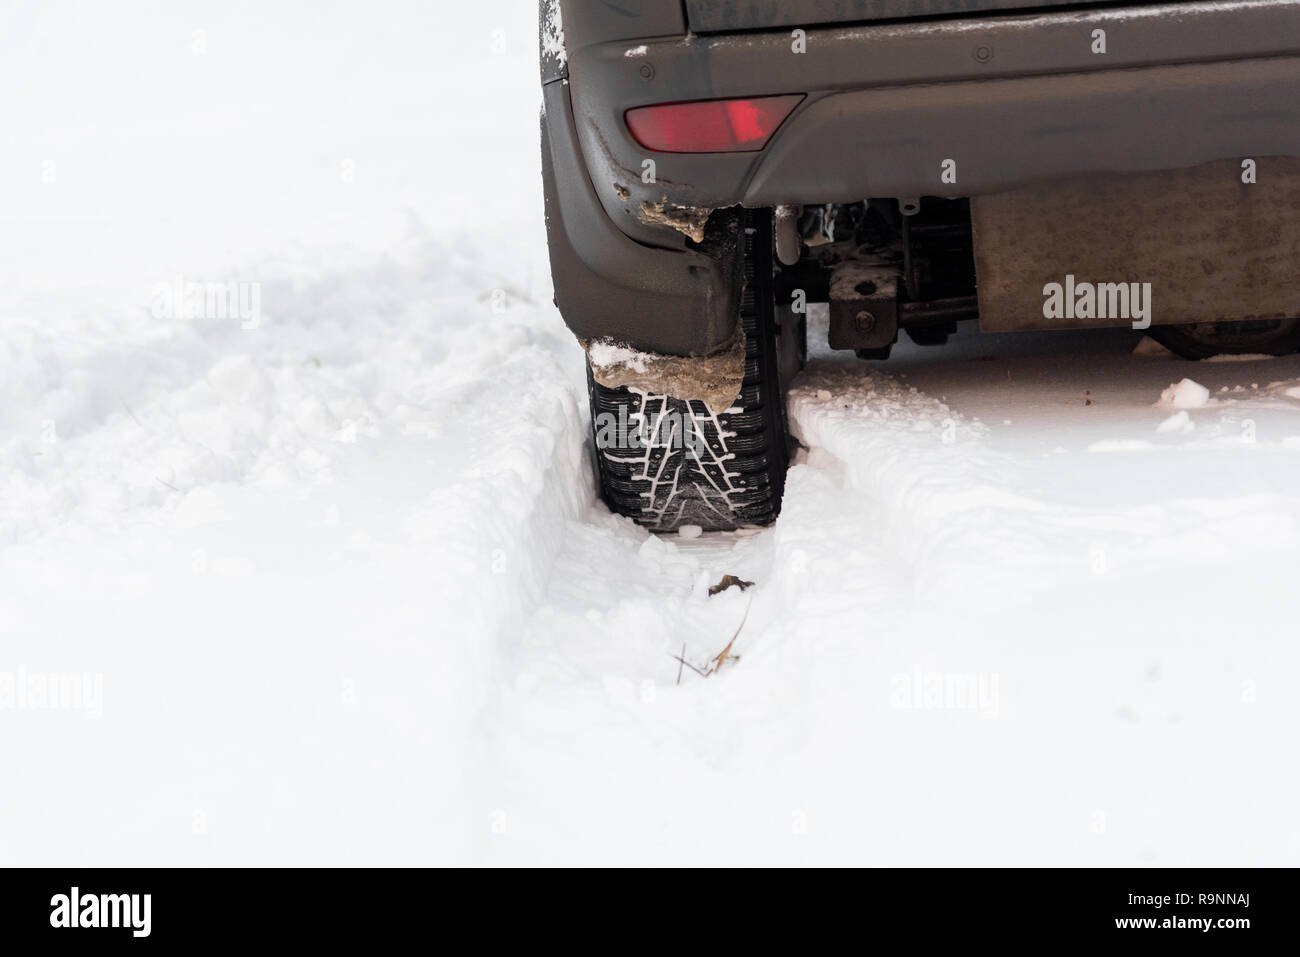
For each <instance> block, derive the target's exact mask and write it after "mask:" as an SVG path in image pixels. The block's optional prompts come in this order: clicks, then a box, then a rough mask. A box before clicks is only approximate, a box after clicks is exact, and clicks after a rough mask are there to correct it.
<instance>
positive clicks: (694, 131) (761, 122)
mask: <svg viewBox="0 0 1300 957" xmlns="http://www.w3.org/2000/svg"><path fill="white" fill-rule="evenodd" d="M802 99H803V94H802V93H792V94H789V95H786V96H759V97H753V98H751V99H746V100H696V101H694V102H692V103H659V104H656V105H655V106H639V107H637V108H636V109H632V110H628V111H627V113H626V119H627V128H628V130H629V131H630V132H631V133H632V138H633V139H635V140H636V141H637V142H638V143H640V144H641V145H642V146H644V147H645V148H646V149H648V150H654V151H655V152H658V153H731V152H753V151H755V150H761V149H762V148H763V147H764V146H766V145H767V141H768V140H770V139H771V138H772V134H773V133H775V132H776V130H777V127H779V126H780V125H781V124H782V123H784V122H785V118H786V117H787V116H789V115H790V114H791V113H792V112H793V111H794V108H795V107H796V106H798V105H799V101H800V100H802Z"/></svg>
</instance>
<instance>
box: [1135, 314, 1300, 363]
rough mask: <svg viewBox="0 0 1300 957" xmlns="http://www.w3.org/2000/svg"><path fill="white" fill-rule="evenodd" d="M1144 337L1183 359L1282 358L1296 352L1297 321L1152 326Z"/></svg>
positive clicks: (1299, 330)
mask: <svg viewBox="0 0 1300 957" xmlns="http://www.w3.org/2000/svg"><path fill="white" fill-rule="evenodd" d="M1147 335H1149V336H1150V337H1151V338H1152V339H1154V340H1155V341H1156V342H1158V343H1160V344H1161V345H1162V346H1164V347H1165V348H1166V349H1168V350H1169V351H1170V352H1172V353H1174V354H1175V355H1179V356H1182V357H1183V358H1184V359H1208V358H1210V357H1211V356H1217V355H1250V354H1254V353H1258V354H1260V355H1266V356H1285V355H1289V354H1290V353H1292V352H1295V351H1296V349H1300V319H1248V320H1246V321H1244V322H1201V323H1193V324H1189V325H1183V326H1152V327H1151V328H1150V329H1148V330H1147Z"/></svg>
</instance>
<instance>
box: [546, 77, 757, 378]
mask: <svg viewBox="0 0 1300 957" xmlns="http://www.w3.org/2000/svg"><path fill="white" fill-rule="evenodd" d="M544 97H545V114H544V116H543V122H542V180H543V186H544V191H545V199H546V231H547V238H548V240H549V246H550V253H551V273H552V275H553V276H554V277H555V304H556V306H558V307H559V310H560V313H561V315H563V316H564V320H565V322H566V323H567V324H568V326H569V328H570V329H571V330H572V331H573V332H574V334H575V335H577V336H578V338H580V339H600V338H610V339H614V340H616V341H618V342H623V343H633V344H635V345H636V346H637V347H638V348H640V349H644V350H646V351H651V352H660V353H664V354H668V355H684V356H692V355H694V356H705V355H710V354H712V353H714V352H717V351H718V350H720V349H722V348H724V347H726V346H728V345H730V344H731V342H732V341H733V340H734V337H735V330H736V323H737V317H738V316H739V314H740V292H741V286H740V283H741V272H740V261H739V257H738V255H735V254H734V253H733V255H731V256H726V255H723V256H719V257H716V258H715V257H710V256H708V255H705V254H704V253H703V252H699V251H696V250H667V249H654V248H651V247H647V246H642V245H640V244H639V243H637V242H636V241H635V240H633V239H631V238H630V237H628V236H627V235H625V234H624V233H622V232H621V231H619V230H618V229H617V228H615V226H614V224H613V222H611V221H610V219H609V217H608V216H607V215H606V214H605V211H604V209H603V208H602V207H601V205H600V203H598V202H597V201H596V197H595V194H594V192H593V191H592V187H591V181H590V179H588V177H587V171H586V169H585V168H584V165H583V162H582V155H581V153H580V152H579V148H578V137H577V132H576V130H575V129H574V124H573V114H572V112H571V111H570V109H569V91H568V87H567V84H565V83H563V82H561V83H552V84H548V85H547V86H546V87H545V88H544Z"/></svg>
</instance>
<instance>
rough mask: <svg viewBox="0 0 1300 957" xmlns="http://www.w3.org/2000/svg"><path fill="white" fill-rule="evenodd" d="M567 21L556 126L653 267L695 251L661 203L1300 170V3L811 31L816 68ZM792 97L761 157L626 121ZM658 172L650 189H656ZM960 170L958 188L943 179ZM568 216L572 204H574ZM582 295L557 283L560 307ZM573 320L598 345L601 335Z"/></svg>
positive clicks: (747, 39)
mask: <svg viewBox="0 0 1300 957" xmlns="http://www.w3.org/2000/svg"><path fill="white" fill-rule="evenodd" d="M561 2H563V7H564V17H565V34H566V42H567V53H568V57H567V70H568V87H569V94H570V95H569V96H567V97H565V98H564V99H565V100H568V101H571V107H572V115H571V117H568V118H567V119H564V118H562V117H560V116H557V115H554V113H553V110H552V109H551V108H550V107H549V99H548V124H551V125H554V124H556V123H559V122H566V123H570V124H572V125H573V127H574V128H575V129H576V131H577V135H578V138H579V144H580V151H581V152H580V160H579V162H580V164H581V166H582V168H583V173H584V175H585V176H586V180H585V182H586V186H587V192H586V193H585V194H584V196H583V199H582V201H583V202H587V201H589V200H590V199H591V198H592V194H593V193H594V198H595V200H597V201H598V204H599V208H600V209H601V210H603V212H604V214H605V217H606V219H607V220H608V221H609V222H611V223H613V224H614V225H615V226H617V232H621V233H622V234H623V235H624V236H626V237H629V238H632V239H634V240H635V242H636V243H638V244H640V247H641V248H646V247H660V248H662V249H664V250H671V251H674V252H676V253H685V252H687V251H688V250H689V249H690V246H691V244H690V243H689V242H688V241H686V240H685V238H684V237H683V236H682V235H681V234H680V233H678V232H676V231H674V230H673V229H671V228H669V227H666V226H664V225H662V224H658V223H654V222H647V221H646V217H645V215H644V209H645V208H646V204H654V203H669V204H671V205H674V206H679V207H686V208H689V209H697V210H710V209H717V208H721V207H729V206H734V205H738V204H740V205H747V206H771V205H777V204H782V203H792V204H793V203H803V204H812V203H826V202H852V201H857V200H861V199H866V198H868V197H910V196H921V195H931V196H952V197H972V196H977V195H983V194H988V193H994V192H1000V191H1003V190H1007V189H1013V188H1019V187H1022V186H1026V185H1030V184H1032V183H1035V182H1040V181H1043V180H1045V179H1054V178H1065V177H1070V176H1075V175H1085V174H1090V173H1126V172H1137V171H1149V170H1156V169H1175V168H1184V167H1190V166H1196V165H1200V164H1202V163H1206V162H1210V161H1213V160H1218V159H1230V158H1234V157H1248V156H1300V0H1240V2H1215V3H1202V2H1184V3H1163V4H1151V5H1138V6H1124V7H1114V6H1107V7H1104V8H1103V7H1097V8H1084V9H1071V10H1054V11H1043V12H1035V13H1032V14H1009V15H1007V14H1001V15H993V16H982V17H967V18H960V19H942V20H925V21H913V22H907V21H899V22H890V23H858V24H850V25H836V26H832V27H825V28H816V29H809V30H807V33H806V43H807V52H805V53H795V52H793V50H792V47H791V37H790V34H789V32H788V31H769V32H756V33H748V34H744V35H740V36H736V35H732V34H722V35H709V36H699V35H695V34H685V33H684V34H682V35H678V36H645V37H636V36H632V35H620V36H618V37H608V36H601V35H599V34H598V33H596V32H594V31H585V30H584V29H581V28H580V29H577V30H576V31H575V30H573V29H572V24H574V23H575V22H576V21H580V20H583V19H584V18H585V17H587V16H588V12H589V11H590V10H592V9H595V8H596V7H601V6H607V5H605V4H601V3H595V4H590V5H588V4H587V3H576V2H575V3H569V2H564V0H561ZM647 5H648V0H647ZM660 9H661V10H667V9H668V8H667V7H663V8H660ZM601 17H602V18H604V19H602V20H601V21H600V22H601V23H603V24H604V25H605V26H604V28H605V29H609V28H610V27H609V22H608V18H607V17H605V14H603V13H602V14H601ZM593 22H594V21H593ZM656 22H659V23H667V22H668V20H667V19H663V20H659V21H656ZM1096 30H1104V31H1105V34H1106V52H1105V53H1104V54H1098V53H1095V52H1093V40H1094V31H1096ZM626 32H627V31H625V30H624V31H620V33H623V34H625V33H626ZM573 37H579V38H585V42H577V41H575V40H573V39H572V38H573ZM553 85H554V84H552V86H553ZM549 89H550V87H549V86H548V90H549ZM795 92H797V93H804V94H806V98H805V100H804V101H803V102H802V103H801V104H800V106H799V107H798V108H797V109H796V110H795V112H794V113H793V114H792V115H791V116H790V118H789V119H788V120H787V121H786V122H785V124H784V125H783V126H782V127H781V128H780V129H779V130H778V131H777V133H776V134H775V136H774V137H773V138H772V141H771V142H770V143H769V144H768V146H767V148H766V149H764V150H763V151H761V152H751V153H719V154H707V155H700V154H667V153H652V152H649V151H647V150H645V149H644V148H643V147H641V146H640V145H638V144H637V143H636V142H635V141H634V140H633V139H632V137H631V135H630V134H629V132H628V130H627V127H626V123H625V120H624V113H625V111H626V110H628V109H630V108H633V107H637V106H642V105H648V104H653V103H666V102H675V101H683V100H694V99H707V98H715V97H737V96H756V95H764V94H778V93H795ZM566 116H567V114H566ZM554 132H555V131H554V129H552V134H553V135H554ZM647 159H651V160H653V162H654V164H655V176H654V180H653V182H645V181H644V180H643V178H642V172H643V169H644V167H643V163H644V161H645V160H647ZM948 159H952V160H955V161H956V182H955V183H945V182H943V181H942V179H941V172H942V168H943V167H942V165H941V164H942V163H943V162H944V160H948ZM557 202H560V203H565V204H567V203H568V202H570V198H569V195H568V193H567V191H564V190H561V192H560V194H559V197H558V199H557ZM666 262H672V260H667V261H666ZM647 268H649V267H647ZM569 282H570V280H569V278H568V275H567V273H566V272H565V271H564V270H563V269H559V270H557V271H556V273H555V283H556V289H557V299H561V300H563V299H564V298H566V297H565V295H564V294H563V293H561V288H562V287H564V286H566V285H567V284H568V283H569ZM664 288H667V287H666V286H665V287H664ZM573 298H574V297H569V299H570V301H573ZM595 307H596V304H595V303H594V302H591V304H590V305H589V308H593V309H594V308H595ZM561 308H562V309H563V308H564V307H563V306H562V307H561ZM601 308H602V309H603V310H604V312H605V313H606V315H607V317H608V318H607V319H606V320H604V321H608V322H616V321H617V322H618V323H619V325H620V336H616V337H621V338H623V339H624V341H627V342H628V343H629V344H632V345H639V346H641V347H644V348H649V346H648V345H647V343H648V342H649V341H650V340H651V339H653V340H654V341H655V342H656V343H658V344H659V346H667V347H668V348H667V349H666V350H664V351H669V352H674V353H677V354H690V353H692V352H697V350H698V346H699V343H700V342H701V341H702V338H701V336H699V335H697V334H696V332H695V331H694V330H692V329H688V328H687V327H686V326H687V322H686V321H684V320H682V319H681V318H680V317H679V316H677V315H675V314H667V313H661V314H660V316H659V319H658V320H657V322H656V324H655V325H654V327H653V328H651V327H644V328H641V329H639V330H638V329H634V328H632V327H631V326H630V325H629V324H627V323H623V322H621V320H620V319H616V318H615V317H621V315H622V314H623V313H625V311H626V310H625V309H624V308H623V305H622V304H621V303H617V302H614V301H612V300H608V301H606V302H604V303H603V304H602V306H601ZM565 318H566V321H569V322H570V324H571V325H574V326H575V329H576V328H578V327H581V328H583V329H586V330H588V334H590V330H591V329H593V328H596V327H598V326H599V325H600V323H601V320H599V319H597V318H596V317H594V316H591V317H582V316H578V315H576V314H574V315H570V313H569V312H566V313H565ZM690 321H695V320H694V319H692V320H690ZM580 334H581V333H580ZM712 338H713V337H712V336H711V335H710V336H704V337H703V339H712ZM718 344H720V343H718Z"/></svg>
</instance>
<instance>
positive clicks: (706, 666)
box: [0, 0, 1300, 866]
mask: <svg viewBox="0 0 1300 957" xmlns="http://www.w3.org/2000/svg"><path fill="white" fill-rule="evenodd" d="M444 6H445V7H446V9H443V8H441V7H440V8H439V9H438V10H437V12H436V13H433V12H431V8H430V7H429V5H428V4H425V3H416V2H414V0H411V2H404V3H399V2H390V0H381V2H379V3H377V4H376V3H371V4H367V5H366V6H365V8H364V11H362V12H363V13H364V16H358V15H357V13H358V9H359V8H353V7H351V6H350V5H344V6H341V7H335V6H322V5H310V6H308V5H304V4H301V3H287V2H268V3H266V4H263V5H261V6H260V7H259V14H258V18H257V22H256V23H253V22H251V21H250V19H249V14H248V13H247V11H244V12H243V13H241V12H240V11H238V10H237V9H236V8H233V7H229V6H228V5H227V6H222V5H210V4H199V3H188V4H169V5H167V6H166V7H165V8H157V7H156V6H155V5H149V4H145V3H143V0H140V2H138V3H134V4H132V3H127V4H125V5H123V4H116V5H113V7H112V9H109V8H108V6H107V5H105V6H104V7H103V8H102V9H101V8H99V7H94V6H90V7H87V6H84V5H82V6H75V7H74V6H72V5H62V4H51V3H35V2H29V0H20V2H18V3H16V4H10V5H9V7H8V9H7V10H6V13H5V16H4V24H5V28H4V29H3V30H0V46H2V47H3V53H4V56H3V57H0V80H2V81H3V82H4V83H5V84H6V86H7V87H8V88H10V89H24V90H26V91H28V92H27V93H26V94H25V95H24V96H22V97H10V98H7V99H6V100H5V101H4V102H3V104H0V123H3V126H4V129H5V131H6V149H5V151H4V152H3V154H2V155H0V171H2V172H3V175H2V176H0V208H3V209H4V211H5V216H4V218H5V224H6V227H7V228H6V229H3V230H0V243H3V248H2V249H0V261H2V262H3V263H4V264H5V268H4V271H3V279H2V284H0V320H2V323H3V325H2V328H3V333H4V334H3V336H0V396H2V397H3V400H4V401H3V403H2V405H0V490H2V494H0V742H2V743H3V753H4V755H5V759H6V760H5V766H6V769H7V773H6V774H5V775H4V776H3V783H0V861H3V862H4V863H7V864H29V865H78V866H81V865H118V864H137V865H144V864H153V865H166V864H185V865H222V864H342V863H346V864H363V863H364V864H415V863H429V864H433V863H461V864H554V863H592V864H597V863H621V864H667V863H698V864H722V863H760V862H762V863H790V864H813V863H857V864H902V865H923V864H1085V865H1172V866H1179V865H1220V864H1225V865H1226V864H1241V865H1260V864H1273V865H1286V864H1294V863H1295V862H1296V860H1297V856H1298V854H1300V830H1297V829H1296V827H1295V826H1294V823H1293V818H1294V810H1295V807H1296V806H1297V804H1300V774H1298V772H1297V768H1296V762H1295V760H1294V758H1293V757H1292V751H1293V750H1294V749H1293V748H1292V747H1291V746H1290V740H1291V734H1292V730H1293V729H1294V728H1295V727H1297V724H1298V723H1300V721H1298V719H1300V699H1297V696H1296V695H1295V694H1294V689H1293V681H1292V679H1293V678H1294V677H1296V675H1297V665H1298V664H1300V660H1298V659H1300V650H1298V649H1297V643H1296V640H1295V632H1296V629H1295V627H1294V625H1293V617H1294V615H1295V611H1294V608H1293V604H1294V603H1293V601H1292V596H1293V590H1294V587H1295V586H1294V582H1295V581H1296V579H1297V576H1298V575H1300V483H1297V482H1296V480H1295V476H1296V474H1297V471H1298V470H1300V358H1286V359H1267V360H1266V359H1254V358H1252V359H1247V360H1246V361H1240V362H1225V363H1186V362H1183V361H1181V360H1178V359H1175V358H1173V357H1172V356H1170V355H1169V354H1168V353H1167V352H1164V351H1163V350H1153V349H1146V348H1141V349H1139V348H1137V346H1138V339H1139V337H1137V336H1135V335H1134V334H1133V333H1131V332H1128V331H1119V332H1114V333H1100V334H1084V333H1060V334H1053V335H1034V336H997V335H979V334H978V333H976V332H974V331H972V330H966V331H964V332H963V333H962V334H961V335H960V336H958V337H957V338H956V339H955V340H954V341H953V342H952V343H950V344H949V345H948V346H946V347H943V348H929V349H921V348H915V347H911V346H908V345H902V346H900V347H899V348H898V349H897V350H896V354H895V357H894V359H892V360H890V361H889V362H886V363H864V362H860V361H859V360H857V359H855V358H853V357H852V355H851V354H843V353H832V352H829V351H828V350H826V349H825V347H824V345H820V344H821V343H824V341H825V329H824V314H823V313H820V312H819V313H818V314H816V315H814V316H813V317H811V318H812V323H811V324H812V329H811V333H810V335H811V341H812V359H811V362H810V364H809V367H808V368H807V370H806V371H805V372H804V373H803V375H802V376H801V378H800V379H799V380H798V382H797V383H796V387H795V389H794V390H793V393H792V395H791V396H790V404H789V408H790V414H791V419H792V425H793V429H794V432H795V434H796V436H797V437H798V439H799V440H800V442H801V443H802V446H803V448H802V449H801V451H800V452H799V454H798V456H797V459H796V462H795V464H794V465H793V467H792V469H791V471H790V474H789V482H788V488H787V492H786V498H785V505H784V510H783V513H782V515H781V518H780V520H779V521H778V522H777V523H776V525H775V526H774V527H773V528H770V529H762V530H757V529H755V530H745V531H742V532H737V533H734V534H715V533H707V534H699V533H698V529H696V530H684V532H683V534H680V535H674V536H663V537H656V536H652V535H650V534H648V533H646V532H645V531H644V530H642V529H639V528H638V527H636V526H635V525H633V524H631V523H630V522H628V521H627V520H625V519H623V518H621V517H617V516H614V515H612V514H611V513H610V512H609V510H608V509H607V508H605V506H604V505H603V504H601V503H600V502H599V501H598V499H597V497H596V494H595V490H594V487H593V479H592V471H591V461H590V458H589V455H588V452H587V444H586V443H587V429H588V421H587V412H586V408H585V401H586V400H585V369H584V362H585V357H584V355H583V352H582V349H581V348H580V346H579V345H578V344H577V342H576V341H575V340H574V339H573V338H572V337H571V336H570V335H569V334H568V333H567V331H566V330H565V328H564V326H563V323H562V322H561V320H560V317H559V315H558V314H557V312H556V311H555V309H554V307H553V306H552V305H551V304H550V300H551V289H550V280H549V274H548V267H547V258H546V249H545V237H544V230H543V224H542V210H541V197H540V183H539V179H538V176H539V173H538V168H539V167H538V156H537V111H538V107H539V103H540V95H539V92H538V89H537V77H536V57H537V40H536V38H537V24H536V16H537V4H536V3H534V2H532V0H509V2H507V3H502V4H493V5H482V4H480V5H474V6H473V7H472V8H471V7H462V6H460V5H444ZM132 8H134V9H133V10H132ZM132 12H134V13H135V14H136V15H131V14H132ZM417 24H429V25H430V27H429V29H416V28H415V25H417ZM556 29H557V30H558V22H557V23H556ZM449 37H451V38H455V39H454V40H449V39H448V38H449ZM87 77H93V78H94V83H93V84H90V85H87V83H86V78H87ZM54 117H57V122H54V121H52V118H54ZM254 294H255V295H254ZM214 296H217V297H219V298H217V299H214V298H212V297H214ZM218 302H219V303H224V305H222V306H216V305H214V303H218ZM255 302H256V304H257V308H256V309H255V310H254V309H253V308H252V305H253V303H255ZM178 303H186V304H188V305H185V306H184V307H183V308H182V307H178ZM189 306H194V307H195V308H189ZM254 312H255V313H256V314H255V315H254V314H253V313H254ZM727 575H731V576H734V577H735V578H736V579H737V580H738V582H737V583H736V584H735V585H734V586H733V587H725V588H721V589H718V588H716V586H718V585H720V584H722V583H723V579H724V576H727ZM750 582H752V583H753V584H752V586H749V587H745V586H744V585H742V584H740V583H750ZM711 590H713V591H714V592H715V593H714V594H710V591H711Z"/></svg>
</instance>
